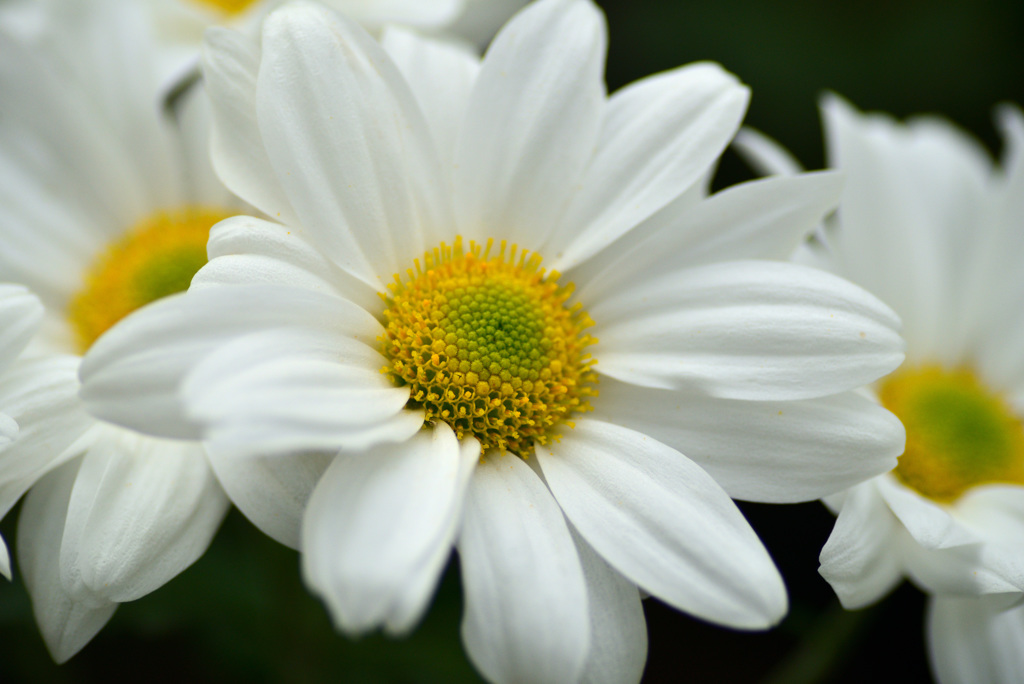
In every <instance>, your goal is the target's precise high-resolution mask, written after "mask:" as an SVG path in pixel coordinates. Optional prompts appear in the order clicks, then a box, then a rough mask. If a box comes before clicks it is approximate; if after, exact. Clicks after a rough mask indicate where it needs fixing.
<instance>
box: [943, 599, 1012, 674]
mask: <svg viewBox="0 0 1024 684" xmlns="http://www.w3.org/2000/svg"><path fill="white" fill-rule="evenodd" d="M927 620H928V623H927V630H926V633H927V637H928V653H929V656H930V658H931V662H932V666H933V668H934V672H935V676H936V679H937V680H938V681H939V682H940V684H959V683H960V682H991V683H992V684H1013V683H1014V682H1018V681H1020V673H1021V672H1024V650H1021V647H1020V645H1021V644H1022V643H1024V608H1021V607H1017V608H1011V609H1006V608H1005V607H1004V606H1002V605H1000V604H999V603H998V602H995V601H988V600H985V599H978V598H972V597H953V596H943V597H934V598H932V599H930V600H929V602H928V616H927Z"/></svg>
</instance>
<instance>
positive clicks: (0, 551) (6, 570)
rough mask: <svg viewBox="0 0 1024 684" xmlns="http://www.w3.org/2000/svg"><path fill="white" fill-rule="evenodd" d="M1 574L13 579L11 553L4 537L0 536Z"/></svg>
mask: <svg viewBox="0 0 1024 684" xmlns="http://www.w3.org/2000/svg"><path fill="white" fill-rule="evenodd" d="M0 575H3V576H4V577H6V578H7V579H8V580H10V579H11V554H10V552H9V551H8V550H7V542H5V541H4V538H3V537H0Z"/></svg>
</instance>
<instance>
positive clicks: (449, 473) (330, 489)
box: [302, 423, 480, 634]
mask: <svg viewBox="0 0 1024 684" xmlns="http://www.w3.org/2000/svg"><path fill="white" fill-rule="evenodd" d="M479 455H480V447H479V444H478V443H477V442H476V441H475V440H466V442H465V443H464V444H462V445H460V444H459V441H458V440H457V439H456V438H455V433H454V432H452V429H451V428H450V427H448V425H446V424H444V423H441V424H439V425H438V426H437V427H435V428H434V429H433V430H423V431H421V432H420V433H419V434H417V435H416V436H415V437H413V438H411V439H408V440H406V441H405V442H404V443H402V444H400V445H394V446H391V445H389V446H381V447H377V448H375V449H374V450H372V451H371V452H367V453H356V454H344V453H343V454H340V455H339V456H337V457H336V458H335V460H334V462H333V463H332V464H331V466H330V467H329V468H328V469H327V472H326V473H324V476H323V478H322V479H321V480H320V483H319V484H318V485H317V488H316V490H315V491H314V492H313V496H312V497H311V498H310V500H309V507H308V509H307V512H306V518H305V521H304V522H303V528H302V548H303V551H304V553H303V557H302V558H303V574H304V577H305V579H306V582H307V584H309V585H310V587H311V588H312V589H313V590H314V591H315V592H316V593H318V594H320V595H322V596H323V597H324V599H325V600H326V602H327V605H328V607H329V608H330V610H331V614H332V616H333V617H334V621H335V623H336V624H337V625H338V627H339V628H341V629H343V630H345V631H347V632H350V633H357V634H358V633H360V632H364V631H366V630H369V629H373V628H374V627H378V626H380V625H384V624H386V625H387V627H388V631H392V632H398V633H403V632H407V631H408V630H409V629H410V628H411V627H412V626H413V625H414V624H415V623H416V622H417V621H418V620H419V617H420V616H421V615H422V613H423V611H424V610H425V609H426V606H427V603H428V601H429V599H430V597H431V596H432V594H433V590H434V586H435V585H436V583H437V580H438V578H439V576H440V573H441V571H442V570H443V569H444V564H445V561H447V559H448V557H449V556H450V554H451V549H452V544H453V542H454V539H455V534H456V531H457V526H458V524H459V520H460V515H461V511H462V500H463V497H464V494H465V490H466V485H467V483H468V481H469V477H470V474H471V473H472V472H473V468H474V466H475V465H476V463H477V461H478V459H479ZM410 586H413V587H416V588H417V589H418V592H417V593H418V594H419V595H418V597H416V600H415V601H412V603H414V604H415V606H414V607H413V609H412V610H410V609H409V608H410V607H409V606H405V605H401V606H396V603H406V602H409V599H410V598H411V597H409V596H406V595H405V592H406V590H407V588H408V587H410ZM396 607H400V608H401V611H400V612H401V613H402V615H401V619H400V620H397V621H395V620H393V618H394V617H395V610H396Z"/></svg>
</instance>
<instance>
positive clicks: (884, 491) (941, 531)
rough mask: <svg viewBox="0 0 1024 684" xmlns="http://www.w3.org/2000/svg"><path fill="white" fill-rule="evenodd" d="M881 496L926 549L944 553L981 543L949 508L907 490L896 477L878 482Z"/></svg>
mask: <svg viewBox="0 0 1024 684" xmlns="http://www.w3.org/2000/svg"><path fill="white" fill-rule="evenodd" d="M876 487H877V488H878V493H879V494H881V496H882V498H883V499H884V500H885V503H886V505H888V506H889V509H890V510H891V511H892V512H893V515H895V516H896V517H897V518H899V521H900V522H901V523H902V524H903V526H904V527H905V528H906V530H907V532H909V533H910V535H911V536H912V537H913V538H914V540H915V541H916V542H917V543H918V544H920V545H921V546H923V547H924V548H926V549H944V548H949V547H951V546H959V545H961V544H970V543H974V542H978V541H980V539H979V538H978V537H977V535H975V534H974V533H973V532H971V531H970V530H969V529H968V528H967V527H966V526H964V525H963V524H961V523H960V522H959V521H958V520H957V519H956V518H955V517H954V516H952V515H950V513H949V511H948V510H946V508H945V507H943V506H940V505H939V504H937V503H935V502H934V501H932V500H930V499H928V498H926V497H924V496H921V495H920V494H918V493H917V492H916V491H914V490H913V489H910V488H909V487H904V486H903V485H902V484H899V483H898V482H896V480H895V478H893V477H882V478H880V479H879V480H877V482H876Z"/></svg>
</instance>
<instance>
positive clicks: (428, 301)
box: [381, 237, 597, 458]
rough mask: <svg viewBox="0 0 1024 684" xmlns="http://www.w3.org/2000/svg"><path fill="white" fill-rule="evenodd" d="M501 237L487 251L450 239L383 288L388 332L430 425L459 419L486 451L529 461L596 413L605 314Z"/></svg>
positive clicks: (386, 347) (390, 351) (395, 371)
mask: <svg viewBox="0 0 1024 684" xmlns="http://www.w3.org/2000/svg"><path fill="white" fill-rule="evenodd" d="M493 246H494V243H493V241H492V240H489V241H488V242H487V245H486V247H482V246H481V245H478V244H476V243H473V242H471V243H470V245H469V249H468V250H465V249H464V248H463V243H462V239H461V238H458V237H457V238H456V239H455V244H454V245H446V244H444V243H442V244H441V246H440V247H438V248H435V249H433V250H432V251H429V252H427V253H426V254H425V255H424V257H423V260H422V261H420V260H416V261H415V262H414V263H415V268H414V269H409V270H408V271H407V276H406V278H404V279H403V278H402V277H401V276H399V275H397V274H396V275H395V282H394V283H393V284H391V285H389V286H388V289H389V290H390V292H389V294H387V295H381V296H382V297H384V300H385V302H386V303H387V304H388V308H387V310H386V311H385V312H384V320H385V324H386V326H387V335H386V336H385V337H384V338H383V339H382V340H381V341H382V345H383V352H384V355H385V356H386V357H387V358H388V360H389V361H390V366H388V367H387V368H385V369H384V371H385V372H387V373H389V374H390V375H391V376H392V377H393V378H394V379H395V380H396V381H397V382H399V383H402V384H407V385H409V387H410V389H411V395H410V396H411V398H410V405H411V406H413V407H417V408H423V409H424V410H425V411H426V420H427V422H431V423H432V422H435V421H438V420H441V421H444V422H446V423H448V424H449V425H450V426H451V427H452V429H453V430H455V433H456V434H457V435H458V436H459V438H460V439H461V438H462V437H465V436H467V435H468V436H473V437H476V438H477V439H478V440H479V441H480V443H481V445H482V447H483V449H484V450H485V451H486V450H487V449H492V448H494V449H504V450H507V451H511V452H512V453H515V454H517V455H519V456H522V457H524V458H525V457H527V456H528V455H529V453H530V452H531V451H532V448H533V445H534V444H546V443H547V442H549V441H550V440H551V439H557V434H556V433H555V428H556V427H557V426H558V425H559V424H561V423H565V422H567V418H569V417H570V416H571V415H573V414H575V413H579V412H583V411H589V410H590V405H589V404H588V403H587V397H591V396H595V395H596V394H597V391H596V389H595V388H594V387H593V385H595V384H596V383H597V374H596V373H594V371H593V369H592V366H593V364H594V363H595V362H594V360H593V359H592V358H590V354H588V353H587V352H586V348H587V347H588V346H590V345H591V344H593V343H594V342H596V340H595V339H594V338H593V337H591V336H590V335H587V334H585V333H584V330H585V329H586V328H588V327H590V326H591V325H593V321H591V320H590V317H589V316H587V314H586V313H584V312H583V311H582V308H581V306H580V305H579V304H575V305H571V306H567V304H566V302H567V301H568V299H569V297H570V296H571V295H572V286H571V285H567V286H564V287H561V286H559V285H558V273H557V272H554V271H552V272H551V273H545V271H544V269H542V268H540V262H541V259H540V257H539V256H538V255H536V254H531V253H530V252H527V251H525V250H524V251H521V252H520V251H519V249H518V248H517V247H516V246H515V245H512V247H511V249H509V248H508V245H507V244H506V243H504V242H502V243H501V246H500V250H499V253H498V254H497V255H496V256H491V250H492V248H493Z"/></svg>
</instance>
